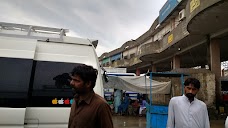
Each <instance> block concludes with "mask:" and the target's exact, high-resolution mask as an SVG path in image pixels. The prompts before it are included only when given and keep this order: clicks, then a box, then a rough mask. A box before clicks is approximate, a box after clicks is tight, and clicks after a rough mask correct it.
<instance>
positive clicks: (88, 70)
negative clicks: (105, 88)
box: [71, 64, 98, 89]
mask: <svg viewBox="0 0 228 128" xmlns="http://www.w3.org/2000/svg"><path fill="white" fill-rule="evenodd" d="M71 74H72V76H75V75H78V76H79V77H80V78H81V79H82V80H83V82H84V83H87V82H91V89H93V88H94V87H95V84H96V79H97V74H98V71H97V69H94V68H93V67H92V66H88V65H85V64H80V65H78V66H76V67H75V68H74V69H73V71H72V72H71Z"/></svg>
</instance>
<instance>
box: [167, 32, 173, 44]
mask: <svg viewBox="0 0 228 128" xmlns="http://www.w3.org/2000/svg"><path fill="white" fill-rule="evenodd" d="M172 41H173V34H170V35H169V36H168V44H169V43H171V42H172Z"/></svg>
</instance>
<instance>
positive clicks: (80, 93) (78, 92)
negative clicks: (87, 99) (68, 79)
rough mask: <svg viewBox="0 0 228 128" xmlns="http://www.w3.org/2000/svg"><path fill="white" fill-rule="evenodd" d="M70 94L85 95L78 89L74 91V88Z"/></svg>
mask: <svg viewBox="0 0 228 128" xmlns="http://www.w3.org/2000/svg"><path fill="white" fill-rule="evenodd" d="M72 94H73V96H75V95H82V94H85V91H82V90H79V89H75V88H73V87H72Z"/></svg>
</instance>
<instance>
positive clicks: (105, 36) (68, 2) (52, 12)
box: [0, 0, 166, 56]
mask: <svg viewBox="0 0 228 128" xmlns="http://www.w3.org/2000/svg"><path fill="white" fill-rule="evenodd" d="M165 2H166V0H0V12H1V15H0V21H1V22H11V23H19V24H29V25H38V26H47V27H58V28H65V29H69V30H70V33H69V34H67V35H68V36H77V37H81V38H91V39H98V40H99V43H98V47H97V49H96V51H97V54H98V56H100V55H101V54H102V53H104V52H110V51H111V50H114V49H116V48H118V47H120V46H121V45H122V44H124V43H125V42H126V41H129V40H131V39H137V38H138V37H139V36H140V35H142V34H143V33H144V32H146V31H147V30H148V29H149V28H150V26H151V25H152V23H153V21H154V20H155V19H156V17H157V16H158V15H159V10H160V9H161V7H162V6H163V5H164V4H165Z"/></svg>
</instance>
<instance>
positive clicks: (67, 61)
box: [0, 22, 104, 128]
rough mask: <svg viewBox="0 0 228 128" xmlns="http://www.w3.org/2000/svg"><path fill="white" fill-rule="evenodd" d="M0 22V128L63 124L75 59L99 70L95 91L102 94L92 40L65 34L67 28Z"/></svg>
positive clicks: (41, 127) (44, 127) (43, 127)
mask: <svg viewBox="0 0 228 128" xmlns="http://www.w3.org/2000/svg"><path fill="white" fill-rule="evenodd" d="M0 26H1V27H2V29H0V128H6V127H7V128H30V127H31V128H47V127H48V128H64V127H65V128H66V127H67V125H68V119H69V114H70V106H71V103H72V98H73V94H72V89H71V87H70V86H69V81H70V80H69V73H70V72H71V71H72V69H73V68H74V67H75V66H77V65H78V64H87V65H91V66H93V67H94V68H96V69H98V71H99V73H98V77H97V82H96V86H95V88H94V90H95V92H96V93H98V94H99V95H101V96H103V95H104V94H103V83H102V78H101V74H100V69H99V68H100V66H99V62H98V58H97V55H96V52H95V47H94V46H96V45H97V42H96V41H94V40H89V39H81V38H75V37H67V36H65V32H66V31H67V30H65V29H57V28H47V27H39V26H30V25H22V24H11V23H1V22H0ZM18 28H21V29H18ZM12 29H14V30H12ZM50 31H51V32H50ZM47 32H49V33H48V34H47ZM58 32H59V33H58ZM94 42H95V43H94Z"/></svg>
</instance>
